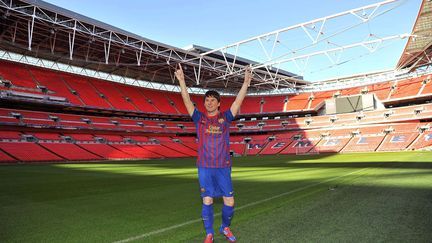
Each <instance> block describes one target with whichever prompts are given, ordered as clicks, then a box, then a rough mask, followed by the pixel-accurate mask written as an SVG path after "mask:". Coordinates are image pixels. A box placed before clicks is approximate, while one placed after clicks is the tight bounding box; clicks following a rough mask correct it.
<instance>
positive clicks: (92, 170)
mask: <svg viewBox="0 0 432 243" xmlns="http://www.w3.org/2000/svg"><path fill="white" fill-rule="evenodd" d="M233 164H234V167H233V173H232V177H233V182H234V189H235V197H236V212H235V216H234V219H233V224H232V230H233V232H234V233H235V235H236V236H237V238H238V242H430V241H431V240H432V230H431V229H432V153H431V152H400V153H363V154H337V155H324V154H321V155H310V156H260V157H245V158H235V159H234V161H233ZM0 204H1V205H0V206H1V207H0V242H129V241H132V242H202V240H203V239H204V232H203V226H202V222H201V220H200V214H201V200H200V197H199V187H198V181H197V169H196V168H195V159H193V158H189V159H172V160H148V161H133V162H130V161H118V162H108V163H103V162H99V163H73V164H33V165H31V164H26V165H5V166H0ZM221 207H222V202H221V200H217V201H216V202H215V214H216V216H215V229H217V228H218V225H219V224H220V222H221V219H220V210H221ZM215 241H216V242H224V241H225V240H224V239H223V238H222V237H221V236H220V235H216V238H215Z"/></svg>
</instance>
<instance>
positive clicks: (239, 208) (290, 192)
mask: <svg viewBox="0 0 432 243" xmlns="http://www.w3.org/2000/svg"><path fill="white" fill-rule="evenodd" d="M366 169H369V168H362V169H359V170H355V171H352V172H349V173H347V174H344V175H341V176H336V177H333V178H330V179H327V180H324V181H321V182H317V183H313V184H309V185H306V186H302V187H299V188H297V189H294V190H291V191H287V192H284V193H281V194H277V195H274V196H272V197H268V198H265V199H262V200H259V201H255V202H252V203H248V204H245V205H243V206H239V207H236V208H235V210H236V211H238V210H242V209H245V208H249V207H252V206H255V205H258V204H262V203H265V202H268V201H271V200H274V199H277V198H280V197H283V196H287V195H290V194H293V193H296V192H299V191H302V190H305V189H308V188H311V187H314V186H318V185H321V184H324V183H327V182H330V181H334V180H337V179H339V178H343V177H345V176H349V175H352V174H355V173H357V172H361V171H363V170H366ZM220 215H221V213H215V214H214V216H220ZM201 221H202V219H201V218H199V219H193V220H189V221H186V222H183V223H181V224H176V225H173V226H170V227H166V228H163V229H158V230H155V231H151V232H147V233H144V234H141V235H137V236H133V237H130V238H127V239H124V240H119V241H115V242H113V243H125V242H131V241H135V240H139V239H142V238H146V237H149V236H152V235H156V234H160V233H164V232H167V231H170V230H173V229H177V228H180V227H183V226H186V225H190V224H193V223H197V222H201Z"/></svg>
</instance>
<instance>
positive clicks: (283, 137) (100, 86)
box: [0, 61, 432, 162]
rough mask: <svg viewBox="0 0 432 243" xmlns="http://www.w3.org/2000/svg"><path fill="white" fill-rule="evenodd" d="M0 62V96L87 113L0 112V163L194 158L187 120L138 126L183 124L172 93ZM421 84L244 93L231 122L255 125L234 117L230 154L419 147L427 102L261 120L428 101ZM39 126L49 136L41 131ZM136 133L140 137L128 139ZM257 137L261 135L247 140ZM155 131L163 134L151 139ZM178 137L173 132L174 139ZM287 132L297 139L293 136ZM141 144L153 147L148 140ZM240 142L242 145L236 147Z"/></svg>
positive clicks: (430, 112)
mask: <svg viewBox="0 0 432 243" xmlns="http://www.w3.org/2000/svg"><path fill="white" fill-rule="evenodd" d="M0 63H1V64H2V65H0V66H1V67H0V75H1V78H2V79H3V80H9V81H10V82H11V83H12V84H13V85H12V86H10V87H6V86H4V85H0V86H1V92H9V91H17V92H21V93H22V92H28V93H33V94H38V95H42V97H43V96H46V95H51V96H56V97H64V98H65V99H66V100H67V102H65V103H64V104H62V105H63V106H64V107H70V106H76V107H84V108H89V109H90V112H84V113H83V112H80V113H78V112H77V113H75V112H73V111H72V112H71V111H67V113H65V110H62V109H57V110H55V111H54V110H53V111H49V112H46V111H37V110H30V109H28V108H26V107H23V108H20V109H11V108H8V107H7V106H6V107H5V106H3V107H2V108H0V126H1V128H0V129H1V137H0V139H1V141H2V147H1V148H0V161H3V162H4V161H9V162H17V161H35V159H33V160H32V159H29V158H28V154H26V153H24V152H21V151H16V150H14V149H13V147H14V145H15V146H18V145H19V146H21V145H23V147H24V148H28V150H29V151H33V152H38V154H39V155H40V156H39V157H40V159H39V161H68V160H71V161H76V160H78V161H79V160H100V159H120V158H126V159H147V158H167V157H187V156H196V151H197V148H198V147H197V144H196V141H195V138H194V137H192V135H193V134H194V133H195V125H194V124H193V122H192V121H191V120H190V119H186V120H185V119H182V120H175V119H174V120H172V119H166V117H165V118H162V119H160V118H159V117H156V119H147V118H145V116H144V118H143V117H142V115H141V114H157V115H159V114H160V115H168V117H169V116H170V115H180V116H184V118H188V114H187V111H186V109H185V107H184V105H183V101H182V98H181V96H180V94H179V93H174V92H168V91H156V90H150V89H146V88H139V87H134V86H129V85H125V84H118V83H115V82H109V81H105V80H100V79H94V78H87V77H83V76H79V75H75V74H69V73H63V72H59V71H52V70H48V69H42V68H39V67H34V66H29V65H24V64H18V63H12V62H9V61H0ZM11 71H12V72H11ZM431 87H432V86H431V82H430V77H429V76H426V75H424V76H419V77H416V78H409V79H406V80H398V81H388V82H382V83H379V84H373V85H368V86H361V87H353V88H348V89H344V90H333V91H322V92H313V93H311V92H306V93H299V94H295V95H288V96H287V95H273V96H271V95H268V96H248V97H246V99H245V101H244V102H245V103H244V105H243V106H242V108H241V111H240V113H241V114H240V116H241V115H242V114H245V115H255V116H256V117H257V119H255V120H236V121H234V122H233V123H232V124H231V129H232V132H235V133H236V134H237V135H239V136H232V139H233V140H232V141H231V151H232V152H233V154H234V155H236V156H240V155H258V154H259V155H267V154H302V153H310V152H318V153H327V152H362V151H397V150H406V149H421V148H424V147H428V146H430V143H428V142H429V140H428V139H429V136H428V135H427V134H426V133H420V132H419V127H420V126H422V125H424V123H421V121H422V120H424V119H426V120H427V119H430V118H431V117H432V104H430V103H423V104H417V105H411V106H402V107H396V108H386V109H382V110H374V111H362V112H355V113H346V114H337V115H324V114H321V115H316V114H312V115H311V116H308V117H287V116H283V117H282V118H279V119H273V118H270V119H262V117H263V116H264V115H265V114H272V113H276V114H278V115H283V114H284V113H286V114H291V113H295V112H305V111H307V112H309V111H317V110H319V109H321V107H322V106H323V104H324V101H325V100H326V99H330V98H333V97H334V96H335V95H353V94H359V93H361V92H363V91H364V90H365V89H367V90H368V92H369V93H373V94H375V96H376V97H377V98H379V99H380V100H381V101H385V102H390V101H392V100H403V99H413V98H414V99H415V97H416V96H417V95H420V94H421V95H427V94H431V93H432V88H431ZM6 97H7V96H6ZM191 98H192V100H193V101H194V102H195V104H196V106H197V108H198V109H201V110H203V109H204V104H203V96H202V95H191ZM221 99H222V103H221V110H227V109H229V108H230V105H231V103H232V102H233V101H234V99H235V97H234V96H223V97H221ZM17 102H18V103H19V102H21V101H17ZM62 105H61V106H62ZM61 106H60V107H61ZM93 108H98V109H100V110H102V111H104V112H107V111H124V113H122V115H117V114H115V113H113V114H110V113H106V114H105V115H104V116H101V115H100V113H92V112H91V109H93ZM136 115H139V117H136ZM23 128H26V130H25V131H24V130H22V129H23ZM11 129H14V130H15V131H11ZM41 129H54V130H52V131H50V132H46V130H44V131H41ZM17 130H18V131H17ZM112 132H117V134H116V135H114V134H111V133H112ZM143 132H144V133H146V135H137V134H136V133H143ZM257 132H260V133H264V134H263V135H257V134H254V133H257ZM287 132H288V133H287ZM161 134H167V135H168V136H170V137H161V136H159V135H161ZM180 134H183V135H182V136H180V137H179V136H177V135H180ZM295 135H297V136H298V137H297V138H294V136H295ZM31 137H33V139H34V140H35V141H33V140H31ZM63 137H70V139H71V140H72V142H71V141H68V142H66V141H65V139H64V138H63ZM151 137H152V138H153V139H154V140H155V141H158V142H154V141H153V140H151V139H150V138H151ZM246 137H248V138H250V139H249V140H247V141H245V140H244V139H245V138H246ZM29 138H30V141H29V140H28V139H29ZM237 138H238V139H237ZM236 139H237V140H236ZM68 151H71V152H68ZM78 154H80V155H78Z"/></svg>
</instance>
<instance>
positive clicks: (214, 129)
mask: <svg viewBox="0 0 432 243" xmlns="http://www.w3.org/2000/svg"><path fill="white" fill-rule="evenodd" d="M206 133H208V134H221V133H222V131H221V129H220V127H218V126H213V125H209V126H208V127H207V129H206Z"/></svg>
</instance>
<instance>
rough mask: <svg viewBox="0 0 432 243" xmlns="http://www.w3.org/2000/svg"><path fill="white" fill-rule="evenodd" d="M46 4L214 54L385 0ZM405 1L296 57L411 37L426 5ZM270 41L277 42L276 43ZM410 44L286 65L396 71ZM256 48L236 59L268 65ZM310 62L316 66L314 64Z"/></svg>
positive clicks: (284, 47) (324, 71) (327, 72)
mask: <svg viewBox="0 0 432 243" xmlns="http://www.w3.org/2000/svg"><path fill="white" fill-rule="evenodd" d="M46 2H49V3H52V4H54V5H57V6H59V7H62V8H66V9H68V10H71V11H74V12H77V13H79V14H82V15H85V16H87V17H90V18H93V19H96V20H99V21H102V22H105V23H107V24H110V25H113V26H115V27H118V28H121V29H123V30H126V31H129V32H132V33H134V34H138V35H140V36H142V37H145V38H148V39H151V40H155V41H158V42H161V43H165V44H168V45H171V46H175V47H180V48H183V47H186V46H189V45H191V44H196V45H200V46H205V47H208V48H211V49H216V48H219V47H223V46H226V45H229V44H231V43H235V42H237V41H241V40H244V39H247V38H250V37H254V36H257V35H261V34H264V33H267V32H270V31H274V30H278V29H281V28H285V27H289V26H293V25H296V24H300V23H304V22H307V21H310V20H314V19H317V18H321V17H325V16H329V15H333V14H337V13H340V12H342V11H347V10H350V9H353V8H358V7H362V6H366V5H369V4H373V3H378V2H380V1H376V0H303V1H287V0H218V1H203V0H183V1H179V0H157V1H155V0H153V1H148V0H123V1H118V0H115V1H114V0H92V1H88V0H73V1H71V0H46ZM401 2H402V4H401V5H400V6H399V7H397V8H395V9H393V10H392V11H389V12H388V13H385V14H383V15H381V16H379V17H377V18H376V21H375V20H374V21H372V22H371V23H368V24H364V25H362V26H360V27H358V28H355V29H353V30H352V31H351V33H349V32H348V33H343V34H342V35H339V36H338V37H336V38H334V39H331V40H330V41H328V42H327V43H326V44H321V45H317V46H315V47H313V48H308V50H305V51H304V52H298V53H297V54H303V55H304V54H310V53H314V52H316V51H319V50H322V49H331V48H334V47H336V46H343V45H348V44H353V43H358V42H359V41H362V40H373V39H376V38H378V37H385V36H391V35H397V34H402V33H410V32H411V31H412V28H413V25H414V21H415V19H416V17H417V14H418V10H419V7H420V4H421V0H405V1H401ZM350 18H354V17H352V16H351V17H342V18H340V19H338V20H336V21H335V22H334V23H332V22H329V23H328V28H330V27H334V28H335V29H337V28H341V27H342V26H344V25H345V24H346V23H350V22H351V21H352V19H350ZM326 28H327V26H326ZM326 31H327V29H326ZM328 31H331V30H330V29H329V30H328ZM371 34H372V35H371ZM368 36H373V37H368ZM307 39H308V38H307V36H306V35H305V33H304V32H303V33H301V31H293V32H292V33H288V34H287V36H286V40H284V42H280V46H279V50H278V51H279V54H280V55H283V53H284V51H285V52H289V51H291V50H294V49H296V48H298V47H300V48H301V47H302V46H305V45H307V44H308V43H307V42H308V40H307ZM269 43H272V42H271V40H270V41H269ZM405 43H406V39H405V40H398V41H392V42H389V43H385V44H382V46H380V48H378V49H377V51H375V52H374V53H372V54H367V53H366V49H365V48H363V49H361V48H360V49H361V50H354V49H352V50H350V51H347V53H344V54H334V55H335V57H336V55H343V57H341V56H337V57H338V58H339V59H338V60H340V63H338V62H337V63H336V65H335V63H332V62H330V61H329V59H328V57H325V56H321V57H317V58H315V59H316V60H307V61H306V60H304V59H303V60H297V63H293V62H291V63H286V64H284V65H283V66H281V68H283V69H285V70H287V71H290V72H293V73H297V74H301V75H302V76H304V79H306V80H310V81H317V80H326V79H331V78H335V77H340V76H348V75H354V74H358V73H366V72H374V71H381V70H388V69H393V68H394V67H395V66H396V63H397V61H398V60H399V57H400V55H401V53H402V51H403V49H404V47H405ZM265 45H266V44H265ZM291 45H292V46H291ZM259 49H260V48H259V46H253V45H250V46H246V47H244V49H242V50H241V51H240V52H239V54H240V55H241V56H243V57H246V58H249V59H252V60H255V61H258V62H264V61H268V60H265V59H263V56H262V53H261V54H260V52H262V51H260V50H259ZM291 56H292V55H291ZM334 59H335V58H334ZM313 61H314V62H317V64H315V63H314V64H312V63H313ZM342 63H343V64H342ZM299 66H300V67H299Z"/></svg>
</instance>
